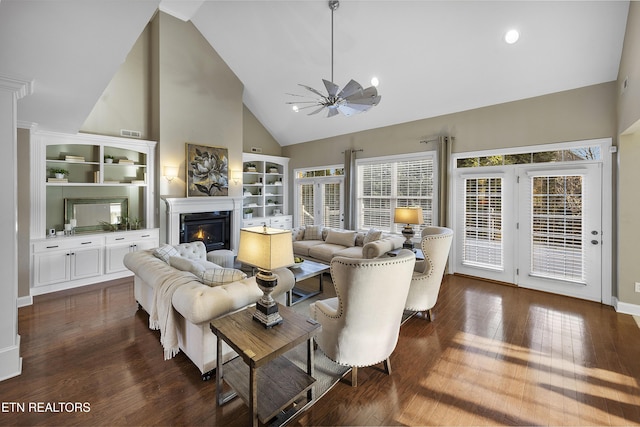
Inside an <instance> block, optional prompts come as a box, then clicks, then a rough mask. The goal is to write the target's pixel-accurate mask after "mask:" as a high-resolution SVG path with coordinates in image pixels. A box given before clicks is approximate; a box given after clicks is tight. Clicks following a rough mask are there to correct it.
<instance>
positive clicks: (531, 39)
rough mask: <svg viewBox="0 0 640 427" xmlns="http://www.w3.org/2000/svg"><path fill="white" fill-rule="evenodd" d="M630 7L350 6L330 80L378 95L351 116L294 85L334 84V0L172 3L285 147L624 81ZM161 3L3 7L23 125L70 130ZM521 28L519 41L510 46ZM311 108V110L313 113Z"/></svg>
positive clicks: (2, 46) (0, 67) (3, 33)
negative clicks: (332, 112) (372, 88)
mask: <svg viewBox="0 0 640 427" xmlns="http://www.w3.org/2000/svg"><path fill="white" fill-rule="evenodd" d="M628 5H629V3H628V1H624V2H618V1H566V2H560V1H532V2H527V1H421V0H413V1H398V0H393V1H383V0H363V1H357V0H342V1H341V4H340V8H339V9H338V10H337V11H336V12H335V15H334V19H335V20H334V25H335V33H334V34H335V39H334V43H335V62H334V70H335V71H334V81H335V83H337V84H338V85H340V86H343V85H344V84H346V83H347V82H348V81H349V80H350V79H354V80H356V81H358V82H360V83H361V84H362V85H363V86H368V85H369V80H370V79H371V77H373V76H377V77H378V78H379V79H380V85H379V87H378V90H379V93H380V95H382V101H381V102H380V104H379V105H378V106H377V107H374V108H372V109H371V110H370V111H368V112H366V113H363V114H359V115H354V116H351V117H344V116H336V117H332V118H325V116H326V114H324V113H320V114H318V115H314V116H307V115H306V113H305V112H304V110H303V112H299V113H294V112H293V111H292V110H291V106H289V105H287V104H286V102H287V101H291V100H295V98H293V97H291V96H288V95H287V93H297V94H305V92H306V91H305V89H303V88H301V87H299V86H297V84H298V83H301V84H305V85H308V86H312V87H314V88H316V89H318V90H321V91H322V92H324V88H323V85H322V79H323V78H325V79H327V80H330V78H331V76H330V74H331V48H330V38H331V31H330V25H331V24H330V23H331V11H330V9H329V7H328V4H327V1H325V0H313V1H311V0H308V1H299V0H298V1H266V0H264V1H214V0H210V1H206V0H205V1H202V0H198V1H196V0H163V1H162V2H161V6H160V7H161V10H163V11H166V12H168V13H171V14H172V15H174V16H176V17H178V18H180V19H183V20H191V21H192V22H193V23H194V25H195V26H196V27H197V28H198V29H199V31H200V32H201V33H202V34H203V35H204V37H205V38H206V39H207V40H208V41H209V43H210V44H211V45H212V46H213V48H214V49H215V50H216V51H217V52H218V53H219V54H220V56H221V57H222V58H223V59H224V60H225V61H226V63H227V64H228V65H229V67H230V68H231V69H232V70H233V71H234V73H235V74H236V75H237V76H238V78H239V79H240V80H241V81H242V83H243V84H244V85H245V93H244V103H245V104H246V105H247V107H248V108H249V109H250V110H251V111H252V112H253V114H254V115H255V116H256V117H257V118H258V120H260V122H261V123H262V124H263V125H264V126H265V127H266V128H267V130H268V131H269V132H270V133H271V134H272V135H273V137H274V138H275V139H276V140H277V141H278V142H279V143H280V144H281V145H290V144H295V143H299V142H304V141H309V140H315V139H320V138H326V137H331V136H335V135H340V134H346V133H351V132H356V131H361V130H365V129H371V128H377V127H382V126H387V125H391V124H397V123H403V122H407V121H412V120H418V119H423V118H428V117H434V116H439V115H443V114H447V113H452V112H457V111H463V110H468V109H473V108H478V107H482V106H487V105H492V104H497V103H502V102H508V101H514V100H518V99H524V98H529V97H534V96H539V95H543V94H548V93H552V92H558V91H563V90H568V89H574V88H578V87H583V86H588V85H592V84H597V83H603V82H609V81H612V80H615V79H616V78H617V73H618V66H619V62H620V56H621V52H622V44H623V38H624V31H625V26H626V19H627V12H628ZM157 7H158V1H153V0H145V1H126V2H125V1H117V0H111V1H108V0H103V1H100V0H94V1H86V0H68V1H67V0H65V1H63V0H30V1H24V0H1V1H0V74H4V75H9V76H12V77H24V78H27V79H34V81H35V93H34V95H32V96H28V97H25V98H23V99H22V100H20V101H19V105H18V107H19V108H18V119H19V120H23V121H26V122H34V123H38V124H39V125H40V126H41V127H44V128H51V129H55V130H65V131H74V130H76V131H77V129H79V128H80V126H81V125H82V123H83V121H84V120H85V119H86V117H87V116H88V114H89V113H90V111H91V109H92V107H93V105H94V104H95V103H96V102H97V100H98V98H99V97H100V95H101V93H102V91H103V90H104V88H105V87H106V86H107V84H108V83H109V80H110V78H111V77H112V76H113V75H114V74H115V72H116V70H117V68H118V66H119V65H120V63H121V62H122V61H123V60H124V58H125V57H126V54H127V53H128V52H129V49H130V48H131V46H132V45H133V44H134V42H135V40H136V39H137V37H138V36H139V34H140V33H141V32H142V31H143V30H144V27H145V25H146V24H147V22H148V21H149V20H150V19H151V17H152V16H153V13H154V11H155V9H156V8H157ZM512 27H514V28H517V29H518V30H519V31H520V33H521V37H520V41H519V42H518V43H516V44H515V45H507V44H506V43H504V41H503V40H502V37H503V35H504V33H505V32H506V31H507V30H508V29H510V28H512ZM306 111H309V110H306Z"/></svg>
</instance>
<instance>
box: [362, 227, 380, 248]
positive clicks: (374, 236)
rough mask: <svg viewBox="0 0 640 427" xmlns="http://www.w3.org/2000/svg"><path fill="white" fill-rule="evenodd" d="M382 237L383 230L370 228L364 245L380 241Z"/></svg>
mask: <svg viewBox="0 0 640 427" xmlns="http://www.w3.org/2000/svg"><path fill="white" fill-rule="evenodd" d="M380 237H382V231H381V230H376V229H375V228H370V229H369V231H367V235H366V236H364V244H365V245H366V244H367V243H369V242H375V241H376V240H380Z"/></svg>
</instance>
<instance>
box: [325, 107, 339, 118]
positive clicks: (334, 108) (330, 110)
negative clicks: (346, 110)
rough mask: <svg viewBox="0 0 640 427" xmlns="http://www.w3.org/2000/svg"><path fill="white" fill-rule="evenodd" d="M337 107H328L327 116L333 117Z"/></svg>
mask: <svg viewBox="0 0 640 427" xmlns="http://www.w3.org/2000/svg"><path fill="white" fill-rule="evenodd" d="M338 108H339V107H333V108H331V107H329V112H328V113H327V117H333V116H336V115H337V114H338Z"/></svg>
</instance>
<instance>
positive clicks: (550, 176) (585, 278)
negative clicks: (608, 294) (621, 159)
mask: <svg viewBox="0 0 640 427" xmlns="http://www.w3.org/2000/svg"><path fill="white" fill-rule="evenodd" d="M518 169H520V170H521V173H519V183H518V195H519V198H520V200H519V206H518V213H519V215H518V228H517V231H518V233H517V241H518V248H517V253H518V257H519V260H518V262H517V264H518V266H519V267H518V268H519V269H520V271H519V274H518V281H517V284H518V285H519V286H522V287H526V288H531V289H537V290H542V291H547V292H553V293H557V294H562V295H568V296H572V297H577V298H582V299H588V300H592V301H600V300H601V294H602V283H601V281H602V271H601V266H602V237H601V236H602V211H601V210H602V179H601V175H602V173H601V165H600V164H583V165H580V166H579V167H575V168H570V169H558V168H554V169H549V168H544V169H539V168H531V167H528V168H518Z"/></svg>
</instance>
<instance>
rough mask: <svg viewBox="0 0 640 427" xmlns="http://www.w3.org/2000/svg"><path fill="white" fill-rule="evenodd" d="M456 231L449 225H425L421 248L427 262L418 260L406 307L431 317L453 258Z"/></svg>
mask: <svg viewBox="0 0 640 427" xmlns="http://www.w3.org/2000/svg"><path fill="white" fill-rule="evenodd" d="M452 240H453V230H451V229H449V228H445V227H425V228H424V229H423V230H422V239H421V240H420V247H421V249H422V253H423V254H424V261H416V265H415V268H414V272H413V278H412V279H411V287H410V288H409V295H408V296H407V303H406V305H405V310H408V311H421V312H425V314H426V317H427V318H428V319H429V320H431V318H432V313H431V309H432V308H433V307H434V306H435V305H436V302H437V301H438V294H439V293H440V284H441V283H442V277H443V275H444V269H445V267H446V265H447V258H448V257H449V249H450V248H451V242H452Z"/></svg>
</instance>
